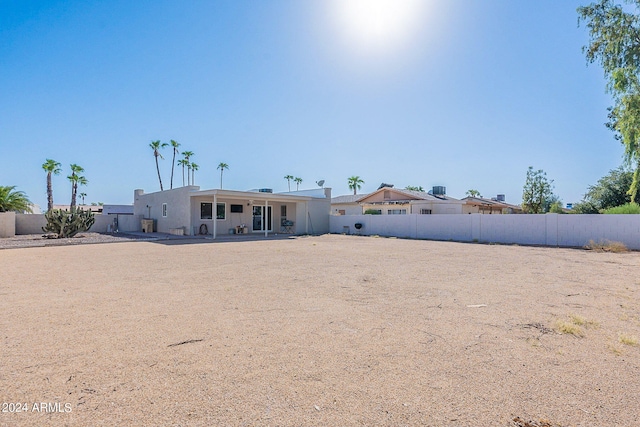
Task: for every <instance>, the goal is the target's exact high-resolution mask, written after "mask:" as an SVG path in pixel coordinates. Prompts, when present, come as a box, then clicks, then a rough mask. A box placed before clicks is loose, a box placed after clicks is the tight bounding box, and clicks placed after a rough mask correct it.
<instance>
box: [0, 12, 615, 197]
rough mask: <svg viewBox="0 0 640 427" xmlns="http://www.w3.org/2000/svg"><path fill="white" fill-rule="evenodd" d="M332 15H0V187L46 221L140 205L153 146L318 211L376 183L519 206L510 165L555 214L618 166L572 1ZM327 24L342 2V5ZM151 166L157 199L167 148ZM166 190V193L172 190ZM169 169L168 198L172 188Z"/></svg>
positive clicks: (205, 176)
mask: <svg viewBox="0 0 640 427" xmlns="http://www.w3.org/2000/svg"><path fill="white" fill-rule="evenodd" d="M340 3H341V2H339V1H337V0H324V1H320V0H313V1H312V0H305V1H297V0H274V1H268V2H265V1H257V0H255V1H242V0H230V1H188V2H184V1H165V0H154V1H130V0H125V1H119V0H112V1H108V2H105V1H93V0H83V1H79V0H78V1H76V0H64V1H56V0H47V1H33V0H0V185H16V186H17V188H18V189H19V190H22V191H25V192H26V193H27V195H28V196H29V197H30V198H31V200H32V201H34V202H35V203H38V204H40V205H41V206H42V207H46V185H45V182H46V181H45V173H44V171H43V170H42V168H41V165H42V163H43V162H44V161H45V159H47V158H52V159H55V160H57V161H59V162H60V163H62V165H63V169H64V172H63V174H62V175H60V176H57V177H54V198H55V202H56V203H69V199H70V193H71V191H70V184H69V182H68V181H67V179H66V176H67V175H68V174H69V164H70V163H76V164H79V165H81V166H83V167H84V168H85V176H86V178H87V179H88V180H89V184H88V186H86V187H81V188H80V190H79V191H84V192H85V193H87V198H86V202H87V203H90V202H98V201H100V202H105V203H132V201H133V190H134V189H136V188H142V189H144V190H145V191H146V192H151V191H157V190H159V184H158V180H157V175H156V170H155V163H154V158H153V153H152V151H151V149H150V148H149V143H150V142H151V141H152V140H156V139H160V140H162V141H163V142H169V140H170V139H175V140H177V141H178V142H179V143H181V144H182V147H181V148H183V149H187V150H191V151H193V152H195V153H196V155H195V157H194V158H193V159H192V160H193V161H194V162H196V163H197V164H198V165H199V166H200V170H198V171H197V172H196V185H200V186H201V187H202V188H217V187H218V186H219V185H220V182H219V180H220V174H219V172H218V171H217V170H216V166H217V165H218V164H219V163H220V162H225V163H227V164H229V170H227V171H225V173H224V188H227V189H237V190H247V189H252V188H262V187H268V188H273V189H274V191H286V189H287V183H286V180H284V179H283V177H284V176H285V175H287V174H291V175H294V176H296V177H301V178H302V179H303V180H304V181H303V183H302V185H301V189H306V188H315V186H316V184H315V181H317V180H320V179H324V180H325V181H326V184H325V186H327V187H331V188H333V195H334V196H337V195H342V194H349V189H348V187H347V178H348V177H350V176H352V175H359V176H360V177H361V178H362V179H363V180H364V181H365V184H364V185H363V188H362V190H361V192H368V191H373V190H375V189H377V187H378V185H379V184H380V183H381V182H386V183H391V184H395V185H396V187H401V188H403V187H405V186H407V185H416V186H418V185H420V186H423V187H424V188H426V189H430V188H431V187H432V186H434V185H444V186H446V187H447V192H448V194H449V195H451V196H453V197H458V198H462V197H464V193H465V192H466V190H469V189H471V188H474V189H478V190H480V192H481V193H482V194H483V195H484V196H487V197H489V196H495V195H496V194H498V193H504V194H506V198H507V201H508V202H512V203H520V202H521V196H522V186H523V184H524V180H525V174H526V170H527V167H528V166H533V167H534V168H535V169H544V170H545V171H546V172H547V175H548V177H549V178H550V179H553V180H554V181H555V182H554V184H555V191H556V193H557V194H558V195H559V196H560V198H561V199H562V200H563V201H564V202H565V203H566V202H577V201H579V200H580V199H581V198H582V195H583V194H584V193H585V191H586V189H587V187H588V186H589V185H591V184H594V183H595V182H596V181H597V180H598V179H599V178H600V177H602V176H603V175H605V174H606V173H607V172H608V171H609V170H610V169H613V168H615V167H617V166H619V165H620V164H621V162H622V153H623V150H622V146H621V145H620V143H618V142H617V141H615V140H614V138H613V134H612V133H611V132H610V131H609V130H607V129H606V128H605V126H604V123H605V122H606V120H607V110H606V109H607V107H608V106H609V105H610V104H611V101H610V98H609V96H608V95H607V94H606V93H605V81H604V77H603V72H602V70H601V69H600V67H599V66H598V65H597V64H595V65H590V66H588V67H587V65H586V61H585V59H584V55H583V54H582V52H581V47H582V46H583V45H584V44H586V43H587V41H588V37H587V33H586V30H585V29H584V27H578V25H577V13H576V8H577V7H578V6H580V5H582V4H586V3H587V1H584V2H580V1H573V0H562V1H558V0H522V1H513V0H484V1H474V2H471V1H468V0H437V1H436V0H433V1H429V0H424V1H420V0H418V2H417V3H415V4H417V5H418V6H421V8H420V7H416V9H415V10H410V11H409V13H408V14H407V15H406V16H408V18H406V17H404V16H405V15H402V14H400V15H399V16H395V12H394V13H389V12H388V11H385V10H384V8H383V7H382V6H380V7H381V8H382V9H380V10H376V11H374V12H375V13H370V12H369V11H363V10H358V9H357V8H356V6H357V4H354V5H355V6H354V5H352V6H353V8H354V10H355V11H354V10H341V9H340V7H341V6H340ZM342 4H343V7H344V2H342ZM163 154H164V157H165V160H164V161H161V173H162V177H163V183H164V184H165V186H166V187H168V186H169V175H170V169H171V151H170V150H169V149H166V150H165V151H164V152H163ZM176 183H177V184H176ZM181 183H182V178H181V175H180V174H179V173H178V172H177V177H176V178H174V186H176V185H181Z"/></svg>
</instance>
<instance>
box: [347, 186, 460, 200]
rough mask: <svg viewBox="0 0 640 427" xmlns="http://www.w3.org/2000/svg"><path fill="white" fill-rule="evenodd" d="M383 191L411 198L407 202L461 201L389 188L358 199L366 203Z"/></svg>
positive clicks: (444, 195) (421, 192)
mask: <svg viewBox="0 0 640 427" xmlns="http://www.w3.org/2000/svg"><path fill="white" fill-rule="evenodd" d="M381 191H391V192H395V193H399V194H401V195H403V194H404V195H406V196H408V197H409V198H408V199H407V200H428V201H432V202H435V201H443V200H445V201H449V202H459V201H460V200H458V199H454V198H453V197H449V196H447V195H446V194H438V195H437V196H436V195H434V194H430V193H427V192H425V191H415V190H404V189H400V188H388V187H383V188H380V189H378V190H376V191H374V192H373V193H369V194H365V195H363V196H360V198H359V199H358V201H359V202H362V201H364V199H366V198H368V197H369V196H372V195H374V194H377V193H380V192H381ZM394 200H400V199H398V198H394Z"/></svg>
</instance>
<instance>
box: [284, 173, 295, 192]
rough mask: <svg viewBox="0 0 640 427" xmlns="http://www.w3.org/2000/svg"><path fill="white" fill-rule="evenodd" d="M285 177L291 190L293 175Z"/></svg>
mask: <svg viewBox="0 0 640 427" xmlns="http://www.w3.org/2000/svg"><path fill="white" fill-rule="evenodd" d="M284 179H286V180H287V185H288V186H289V191H291V180H292V179H293V175H285V176H284Z"/></svg>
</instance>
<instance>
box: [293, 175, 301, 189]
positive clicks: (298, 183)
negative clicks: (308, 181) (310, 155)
mask: <svg viewBox="0 0 640 427" xmlns="http://www.w3.org/2000/svg"><path fill="white" fill-rule="evenodd" d="M293 180H294V181H295V183H296V191H298V188H300V184H302V178H293Z"/></svg>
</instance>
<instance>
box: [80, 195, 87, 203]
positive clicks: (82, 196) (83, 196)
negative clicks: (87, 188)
mask: <svg viewBox="0 0 640 427" xmlns="http://www.w3.org/2000/svg"><path fill="white" fill-rule="evenodd" d="M79 195H80V198H81V199H82V204H83V205H84V198H85V197H87V193H80V194H79Z"/></svg>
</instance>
